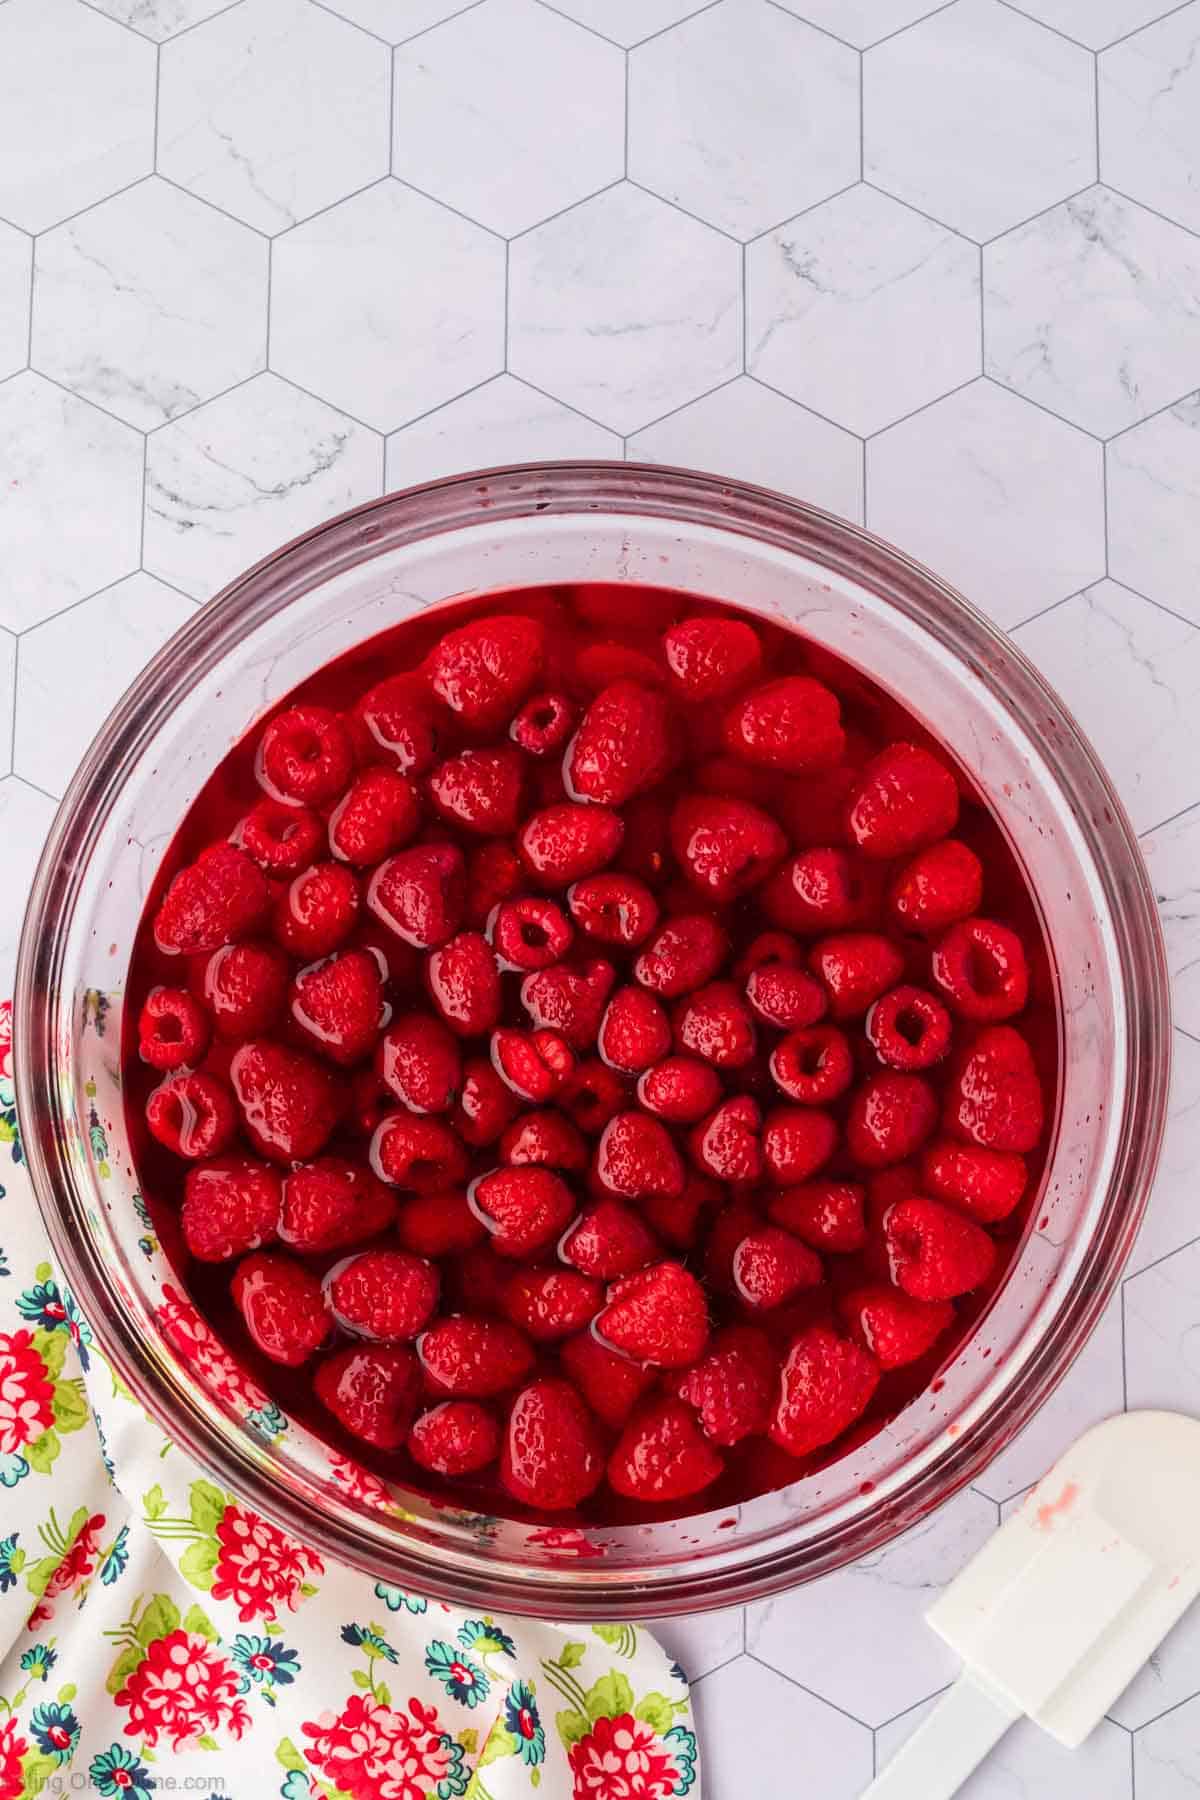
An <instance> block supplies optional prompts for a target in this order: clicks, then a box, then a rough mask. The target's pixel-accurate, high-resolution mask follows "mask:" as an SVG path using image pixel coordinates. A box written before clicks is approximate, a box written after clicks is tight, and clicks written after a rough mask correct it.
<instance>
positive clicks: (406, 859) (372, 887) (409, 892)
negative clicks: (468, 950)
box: [367, 844, 467, 950]
mask: <svg viewBox="0 0 1200 1800" xmlns="http://www.w3.org/2000/svg"><path fill="white" fill-rule="evenodd" d="M466 891H467V877H466V865H465V864H464V862H463V854H462V851H461V850H459V849H458V848H457V847H456V846H455V845H454V844H416V845H414V846H413V848H412V849H411V850H401V851H400V852H399V854H398V855H396V856H390V857H389V858H388V860H387V861H386V862H382V863H380V865H379V867H378V868H377V869H376V871H375V873H374V874H373V875H372V877H371V880H370V883H369V885H368V887H367V905H368V906H369V907H370V909H371V911H372V912H373V913H374V915H375V917H376V918H377V919H379V920H380V921H381V922H382V923H383V924H384V925H386V926H387V927H388V929H389V930H390V931H394V932H395V933H396V936H397V937H398V938H401V939H402V940H403V941H404V943H406V944H412V945H413V946H414V947H415V948H416V949H418V950H434V949H436V948H437V946H438V945H439V944H444V943H446V942H447V940H448V939H450V938H452V937H453V936H454V934H455V932H456V931H457V930H458V928H459V926H460V925H461V923H462V916H463V906H464V903H465V901H466Z"/></svg>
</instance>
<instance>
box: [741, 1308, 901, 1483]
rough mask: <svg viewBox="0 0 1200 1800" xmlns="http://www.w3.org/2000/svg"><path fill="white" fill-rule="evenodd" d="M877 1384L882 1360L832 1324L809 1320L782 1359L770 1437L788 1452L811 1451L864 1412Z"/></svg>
mask: <svg viewBox="0 0 1200 1800" xmlns="http://www.w3.org/2000/svg"><path fill="white" fill-rule="evenodd" d="M878 1384H879V1368H878V1365H877V1364H876V1363H875V1361H874V1359H873V1358H872V1357H871V1356H870V1355H869V1354H868V1353H867V1351H866V1350H864V1349H860V1347H859V1346H858V1345H857V1344H852V1343H850V1342H848V1341H847V1339H846V1338H843V1337H839V1336H838V1335H837V1333H836V1332H833V1331H830V1329H829V1327H828V1326H827V1325H810V1326H809V1327H808V1328H807V1330H805V1331H802V1332H800V1334H799V1336H797V1337H794V1338H793V1339H792V1341H791V1343H790V1344H789V1346H788V1351H787V1355H786V1356H785V1357H784V1359H783V1368H782V1369H781V1371H780V1381H779V1398H778V1401H777V1402H776V1405H775V1413H774V1417H773V1418H772V1420H771V1423H770V1426H769V1427H768V1436H769V1437H770V1439H771V1441H772V1443H775V1444H778V1445H779V1448H780V1449H781V1450H786V1451H787V1453H788V1455H789V1456H809V1455H811V1453H812V1452H813V1451H814V1450H820V1449H822V1448H823V1447H824V1445H826V1444H831V1443H832V1442H833V1441H834V1439H835V1438H838V1437H840V1436H841V1435H842V1433H843V1431H846V1430H848V1429H849V1427H850V1426H851V1425H853V1424H854V1422H855V1420H856V1419H859V1418H861V1417H862V1415H863V1413H864V1412H865V1411H866V1409H867V1407H868V1406H869V1405H870V1403H871V1397H872V1395H873V1394H874V1392H875V1389H876V1387H877V1386H878Z"/></svg>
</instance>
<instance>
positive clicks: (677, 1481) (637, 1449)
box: [608, 1398, 725, 1502]
mask: <svg viewBox="0 0 1200 1800" xmlns="http://www.w3.org/2000/svg"><path fill="white" fill-rule="evenodd" d="M724 1466H725V1465H724V1463H723V1462H722V1461H721V1458H720V1457H719V1456H718V1455H717V1453H716V1451H715V1450H714V1449H713V1447H712V1445H711V1444H710V1443H709V1441H708V1439H707V1438H706V1437H705V1436H704V1434H703V1432H702V1431H701V1430H700V1427H699V1425H698V1424H697V1423H696V1415H695V1413H694V1412H693V1411H692V1409H691V1407H690V1406H687V1405H685V1404H684V1402H683V1401H682V1400H672V1399H667V1398H659V1399H655V1400H648V1401H647V1402H646V1403H645V1405H644V1406H641V1407H639V1408H638V1410H637V1411H636V1412H635V1413H634V1415H633V1417H632V1418H631V1419H630V1420H629V1422H628V1424H627V1425H626V1426H625V1429H624V1430H623V1431H622V1433H621V1435H620V1437H619V1438H618V1440H617V1443H616V1447H615V1449H614V1450H613V1452H612V1455H611V1456H610V1457H609V1459H608V1484H609V1486H610V1487H611V1488H612V1490H613V1492H614V1493H616V1494H624V1495H625V1497H626V1498H627V1499H629V1500H657V1501H660V1502H661V1501H666V1500H685V1499H686V1498H687V1497H688V1495H689V1494H698V1493H699V1492H700V1491H701V1489H702V1488H706V1487H708V1486H709V1485H710V1484H711V1483H712V1482H714V1481H715V1480H716V1479H717V1476H718V1475H720V1474H721V1472H722V1470H723V1469H724Z"/></svg>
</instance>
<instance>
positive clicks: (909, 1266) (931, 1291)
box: [884, 1195, 996, 1300]
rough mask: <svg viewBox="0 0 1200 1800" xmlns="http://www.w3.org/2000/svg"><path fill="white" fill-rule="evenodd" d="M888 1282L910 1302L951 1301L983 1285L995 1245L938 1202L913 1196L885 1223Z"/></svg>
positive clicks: (896, 1209)
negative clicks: (902, 1291)
mask: <svg viewBox="0 0 1200 1800" xmlns="http://www.w3.org/2000/svg"><path fill="white" fill-rule="evenodd" d="M884 1235H885V1237H886V1239H887V1248H888V1258H889V1261H890V1264H891V1274H892V1280H893V1281H894V1282H895V1284H896V1286H897V1287H898V1288H903V1290H904V1292H905V1293H906V1294H911V1295H912V1298H913V1299H914V1300H953V1299H955V1298H956V1297H957V1296H958V1295H959V1294H967V1293H970V1291H971V1289H972V1288H977V1287H982V1286H983V1284H984V1282H985V1281H986V1280H987V1278H988V1276H989V1275H990V1274H991V1272H992V1270H993V1268H994V1267H995V1265H996V1246H995V1244H994V1243H993V1242H992V1240H991V1238H990V1237H989V1236H988V1234H987V1232H986V1231H984V1230H983V1229H982V1227H981V1226H979V1225H975V1224H973V1223H972V1221H971V1220H970V1219H964V1217H963V1216H962V1214H961V1213H957V1212H954V1211H952V1209H951V1208H950V1207H948V1206H942V1205H941V1204H940V1203H939V1202H938V1201H937V1200H925V1199H922V1198H921V1197H920V1195H914V1196H913V1198H912V1199H911V1200H901V1201H900V1202H899V1204H898V1205H896V1206H893V1207H892V1208H891V1210H890V1211H889V1212H888V1215H887V1218H886V1219H885V1220H884Z"/></svg>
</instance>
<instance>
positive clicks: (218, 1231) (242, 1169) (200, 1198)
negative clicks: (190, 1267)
mask: <svg viewBox="0 0 1200 1800" xmlns="http://www.w3.org/2000/svg"><path fill="white" fill-rule="evenodd" d="M281 1204H282V1190H281V1188H280V1183H279V1176H278V1175H277V1174H276V1173H275V1170H274V1169H272V1168H269V1167H268V1166H267V1164H266V1163H261V1162H256V1161H255V1160H254V1159H253V1157H249V1156H218V1157H214V1159H213V1160H212V1161H211V1162H205V1163H201V1164H200V1165H199V1167H198V1168H195V1169H189V1170H188V1173H187V1179H186V1181H185V1182H184V1184H183V1205H182V1207H181V1208H180V1212H179V1223H180V1225H181V1226H182V1228H183V1236H184V1242H185V1243H186V1244H187V1247H188V1249H189V1250H190V1251H191V1253H192V1255H193V1256H194V1257H196V1258H197V1260H198V1261H200V1262H228V1260H229V1258H230V1257H231V1256H242V1255H243V1254H244V1253H245V1252H246V1251H247V1250H257V1249H258V1248H259V1246H260V1245H262V1244H269V1243H271V1241H272V1240H273V1238H274V1237H275V1234H276V1231H277V1230H278V1227H279V1222H280V1219H279V1209H280V1206H281Z"/></svg>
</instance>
